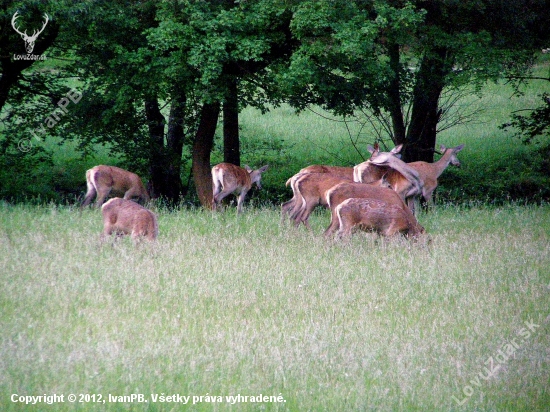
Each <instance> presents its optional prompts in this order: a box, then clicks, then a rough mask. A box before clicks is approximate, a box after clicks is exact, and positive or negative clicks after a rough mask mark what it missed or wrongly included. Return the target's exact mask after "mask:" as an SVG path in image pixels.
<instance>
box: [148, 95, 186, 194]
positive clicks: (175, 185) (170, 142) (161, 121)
mask: <svg viewBox="0 0 550 412" xmlns="http://www.w3.org/2000/svg"><path fill="white" fill-rule="evenodd" d="M185 103H186V100H185V96H184V95H179V96H173V101H172V106H171V108H170V116H169V119H168V133H167V135H166V145H165V144H164V128H165V121H166V119H165V118H164V116H163V115H162V113H161V111H160V107H159V104H158V100H157V99H156V98H152V99H148V100H147V101H146V102H145V115H146V117H147V123H148V126H149V141H150V145H149V147H150V151H149V172H150V175H151V180H150V181H149V185H148V186H149V192H150V195H151V197H153V198H158V197H162V198H164V199H166V200H167V201H168V202H169V203H171V204H176V203H177V202H178V201H179V200H180V196H181V195H182V191H183V185H182V182H181V176H180V172H181V156H182V152H183V140H184V135H183V117H184V111H185Z"/></svg>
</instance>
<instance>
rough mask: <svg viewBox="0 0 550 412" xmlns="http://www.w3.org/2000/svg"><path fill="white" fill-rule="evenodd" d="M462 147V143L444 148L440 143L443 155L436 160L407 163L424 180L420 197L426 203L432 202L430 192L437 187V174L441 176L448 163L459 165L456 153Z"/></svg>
mask: <svg viewBox="0 0 550 412" xmlns="http://www.w3.org/2000/svg"><path fill="white" fill-rule="evenodd" d="M463 148H464V145H463V144H461V145H460V146H456V147H451V148H446V147H445V146H443V145H440V146H439V150H440V151H441V153H442V154H443V156H441V158H440V159H439V160H438V161H437V162H434V163H428V162H411V163H407V164H408V165H409V166H410V167H412V168H413V169H415V170H416V171H417V172H418V174H419V176H420V179H421V180H422V181H423V182H424V186H423V187H422V197H423V198H424V200H425V201H426V202H427V203H428V204H432V203H433V199H432V194H433V192H434V190H435V189H436V188H437V184H438V182H437V179H438V178H439V176H441V174H442V173H443V172H444V171H445V169H446V168H447V167H448V166H449V164H451V165H453V166H456V167H460V161H459V160H458V157H457V156H456V154H457V153H458V152H460V151H461V150H462V149H463Z"/></svg>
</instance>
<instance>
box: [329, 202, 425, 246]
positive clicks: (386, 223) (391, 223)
mask: <svg viewBox="0 0 550 412" xmlns="http://www.w3.org/2000/svg"><path fill="white" fill-rule="evenodd" d="M335 212H336V216H337V217H338V223H339V226H340V229H339V231H338V236H339V237H340V238H349V237H350V236H351V230H352V229H353V228H354V227H355V226H360V227H361V228H362V229H363V230H372V231H375V232H377V233H378V234H380V235H382V236H393V235H395V234H396V233H402V234H404V235H406V236H408V237H410V236H412V237H417V236H418V235H420V234H422V233H425V230H424V228H423V227H422V226H420V224H419V223H418V221H417V220H416V218H415V217H414V216H413V215H412V213H410V211H409V210H408V208H407V206H405V205H402V206H399V205H396V204H388V203H386V202H384V201H382V200H378V199H375V198H366V199H360V198H351V199H346V200H344V201H343V202H342V203H340V204H339V205H338V206H336V209H335Z"/></svg>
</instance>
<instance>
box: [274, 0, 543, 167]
mask: <svg viewBox="0 0 550 412" xmlns="http://www.w3.org/2000/svg"><path fill="white" fill-rule="evenodd" d="M548 6H549V4H548V1H543V0H540V1H535V2H532V1H527V0H515V1H511V2H494V1H478V0H465V1H461V2H455V1H443V0H441V1H422V0H417V1H399V0H396V1H393V0H386V1H377V2H368V1H343V0H342V1H328V0H311V1H304V2H297V3H296V4H295V7H294V18H293V21H292V26H291V27H292V30H293V33H294V35H295V36H296V37H297V38H298V39H299V40H300V42H301V44H300V48H299V50H298V51H297V52H296V53H295V54H294V55H293V58H292V62H291V65H290V68H289V71H288V72H287V73H286V74H285V75H284V76H281V78H282V81H283V84H284V86H283V87H284V88H286V89H288V90H289V91H290V93H291V101H292V103H293V104H294V105H296V106H297V107H299V108H303V107H305V106H306V105H308V104H312V103H314V104H320V105H322V106H323V107H324V108H325V109H328V110H331V111H333V112H335V113H338V114H351V113H353V111H354V110H356V109H368V110H369V111H371V112H372V113H373V114H374V115H377V116H380V117H382V116H385V115H386V114H389V116H390V118H391V136H390V137H391V138H392V140H393V141H394V143H395V144H401V143H403V144H404V145H405V149H404V156H403V157H404V159H405V160H407V161H415V160H425V161H433V153H434V147H435V142H436V135H437V130H438V124H439V122H440V121H441V119H442V116H443V115H444V114H445V113H444V111H443V110H442V107H441V106H440V104H439V103H440V97H441V95H442V92H443V90H444V89H446V88H459V87H462V86H464V85H468V86H469V87H473V88H474V90H479V88H480V86H481V85H482V84H483V83H484V82H486V81H487V80H490V79H493V80H495V79H498V78H500V77H501V76H502V75H504V74H508V75H510V74H512V73H517V72H518V71H521V70H527V69H528V68H529V67H530V64H531V63H532V61H533V60H532V51H533V50H535V49H537V48H538V47H540V42H541V41H544V40H545V39H548V30H547V29H548V22H547V21H546V19H545V18H544V17H542V16H545V12H544V10H548ZM545 29H546V31H545Z"/></svg>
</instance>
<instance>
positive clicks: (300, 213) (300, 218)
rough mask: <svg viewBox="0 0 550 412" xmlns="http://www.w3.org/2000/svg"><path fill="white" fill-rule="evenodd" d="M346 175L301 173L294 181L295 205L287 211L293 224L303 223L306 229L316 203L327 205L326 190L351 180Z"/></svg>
mask: <svg viewBox="0 0 550 412" xmlns="http://www.w3.org/2000/svg"><path fill="white" fill-rule="evenodd" d="M351 181H352V180H351V179H349V178H348V177H342V176H338V175H333V174H331V173H302V174H300V176H299V177H298V179H296V181H295V182H294V187H293V189H294V196H295V197H296V199H297V200H296V206H295V207H294V208H293V209H292V211H291V212H290V213H289V214H290V218H291V219H293V220H294V224H295V225H296V226H298V225H299V224H300V223H303V224H304V226H306V227H307V228H308V229H311V227H310V226H309V220H308V219H309V215H310V214H311V212H313V209H315V207H317V206H318V205H321V206H328V205H327V203H326V192H327V190H329V189H330V188H332V187H333V186H335V185H337V184H339V183H343V182H351Z"/></svg>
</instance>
